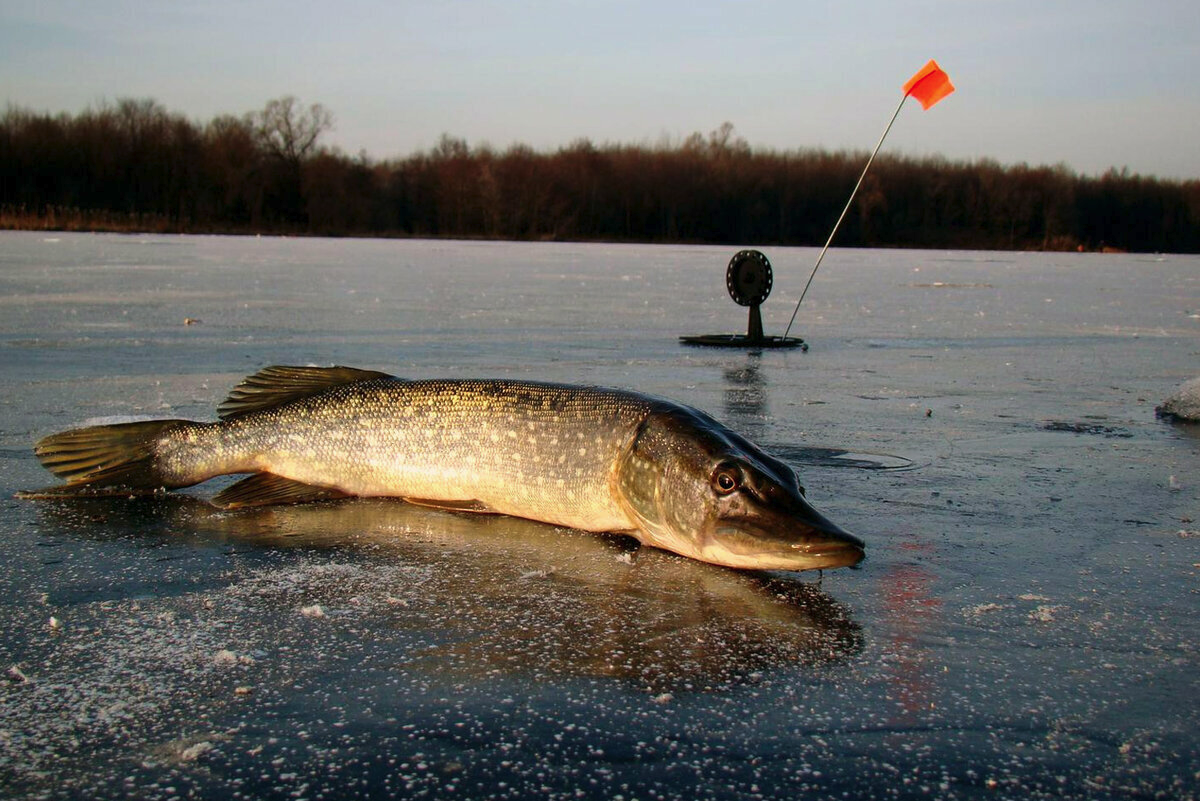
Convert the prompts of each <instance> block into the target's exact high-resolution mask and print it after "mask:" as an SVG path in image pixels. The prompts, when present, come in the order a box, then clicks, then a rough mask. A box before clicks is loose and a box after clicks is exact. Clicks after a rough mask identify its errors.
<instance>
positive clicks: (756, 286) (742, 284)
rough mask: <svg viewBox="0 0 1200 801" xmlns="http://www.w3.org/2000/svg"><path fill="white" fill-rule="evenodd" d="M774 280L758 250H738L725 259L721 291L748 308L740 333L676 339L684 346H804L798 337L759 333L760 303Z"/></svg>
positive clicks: (760, 328) (760, 324) (765, 260)
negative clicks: (728, 258) (727, 264)
mask: <svg viewBox="0 0 1200 801" xmlns="http://www.w3.org/2000/svg"><path fill="white" fill-rule="evenodd" d="M774 281H775V278H774V275H773V274H772V273H771V262H770V261H768V260H767V257H766V256H765V255H764V254H763V253H762V251H759V250H739V251H738V252H737V253H735V254H734V255H733V258H732V259H730V260H729V266H728V267H727V268H726V269H725V288H726V289H727V290H729V297H731V298H733V302H734V303H736V304H737V305H739V306H748V307H749V308H750V319H749V323H748V324H747V326H746V333H745V334H744V335H743V334H703V335H699V336H684V337H680V338H679V341H680V342H682V343H684V344H685V345H709V346H712V347H719V348H753V349H759V348H796V347H798V348H800V349H801V350H808V345H807V344H806V343H805V342H804V340H803V339H800V338H798V337H788V336H783V337H777V336H767V335H765V334H763V322H762V310H761V309H760V308H759V307H761V306H762V304H763V301H765V300H766V299H767V296H768V295H770V294H771V286H772V284H773V283H774Z"/></svg>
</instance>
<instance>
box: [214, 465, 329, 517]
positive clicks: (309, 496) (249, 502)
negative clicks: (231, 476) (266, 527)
mask: <svg viewBox="0 0 1200 801" xmlns="http://www.w3.org/2000/svg"><path fill="white" fill-rule="evenodd" d="M349 497H350V496H349V495H348V494H346V493H345V492H342V491H341V490H336V489H332V488H330V487H314V486H313V485H312V484H304V483H302V482H299V481H293V480H292V479H290V478H284V477H282V476H277V475H275V474H273V473H255V474H254V475H252V476H249V477H247V478H243V479H242V480H241V481H239V482H237V483H236V484H231V485H230V486H228V487H226V488H225V489H223V490H221V491H220V492H218V493H217V494H216V495H215V496H213V499H212V502H213V503H214V504H216V505H217V506H223V507H225V508H226V509H236V508H238V507H244V506H277V505H280V504H289V503H311V502H313V501H330V500H335V499H337V498H349Z"/></svg>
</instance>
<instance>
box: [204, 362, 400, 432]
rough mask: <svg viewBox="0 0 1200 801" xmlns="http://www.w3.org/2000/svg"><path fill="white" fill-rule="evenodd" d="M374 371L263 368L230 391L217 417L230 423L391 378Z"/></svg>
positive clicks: (346, 368) (218, 409)
mask: <svg viewBox="0 0 1200 801" xmlns="http://www.w3.org/2000/svg"><path fill="white" fill-rule="evenodd" d="M393 377H394V376H391V375H388V374H387V373H381V372H379V371H378V370H359V369H358V368H356V367H289V366H286V365H278V364H277V365H273V366H271V367H264V368H263V369H261V370H259V371H258V372H257V373H255V374H254V375H252V376H247V377H246V378H245V379H244V380H243V381H242V383H240V384H238V385H237V386H236V387H234V388H233V391H232V392H230V393H229V397H227V398H226V399H225V400H224V401H223V402H222V403H221V405H220V406H218V407H217V416H218V417H220V418H221V419H222V420H231V419H233V418H235V417H241V416H242V415H244V414H249V413H250V412H257V411H259V410H261V409H269V408H271V407H273V406H280V405H282V404H284V403H289V402H291V401H294V400H299V399H300V398H307V397H311V396H312V395H319V394H321V393H322V392H327V391H329V390H331V389H333V388H334V387H340V386H345V385H346V384H354V383H356V382H358V381H367V380H369V379H372V378H393Z"/></svg>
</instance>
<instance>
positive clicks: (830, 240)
mask: <svg viewBox="0 0 1200 801" xmlns="http://www.w3.org/2000/svg"><path fill="white" fill-rule="evenodd" d="M908 95H909V93H907V92H906V93H905V95H904V97H902V98H900V105H898V106H896V112H895V113H894V114H892V119H891V120H890V121H888V124H887V127H886V128H884V129H883V136H881V137H879V141H878V142H877V143H876V144H875V149H874V150H872V151H871V157H870V158H869V159H867V166H865V167H863V171H862V175H859V176H858V183H856V184H855V185H854V189H853V191H851V192H850V197H849V198H848V199H847V200H846V206H845V208H843V209H842V213H841V215H839V216H838V218H837V222H835V223H834V224H833V230H832V231H830V232H829V238H828V239H826V240H825V247H823V248H821V253H820V255H818V256H817V263H816V264H814V265H813V268H812V273H810V274H809V276H808V283H806V284H805V285H804V291H803V292H801V293H800V300H798V301H796V308H795V309H793V310H792V319H790V320H788V324H787V328H786V329H785V330H784V332H783V337H784V339H787V335H788V334H789V333H791V330H792V323H794V322H796V314H797V313H798V312H799V311H800V304H801V303H803V302H804V296H805V295H807V294H808V288H809V287H810V286H812V282H813V278H815V277H816V275H817V268H818V267H820V266H821V260H822V259H824V258H825V253H826V251H828V250H829V246H830V245H831V244H832V243H833V236H834V234H836V233H837V229H838V226H840V225H841V224H842V220H844V219H845V218H846V212H848V211H850V204H851V203H853V202H854V196H855V195H857V194H858V189H859V187H860V186H862V182H863V179H864V178H866V177H867V170H869V169H871V162H873V161H875V155H876V154H877V153H879V148H881V147H883V140H884V139H887V135H888V132H889V131H891V130H892V125H894V124H895V122H896V118H897V117H899V116H900V109H902V108H904V101H905V100H908Z"/></svg>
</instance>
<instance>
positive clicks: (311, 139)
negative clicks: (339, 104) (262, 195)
mask: <svg viewBox="0 0 1200 801" xmlns="http://www.w3.org/2000/svg"><path fill="white" fill-rule="evenodd" d="M248 121H249V122H250V124H251V125H252V126H253V128H254V132H255V134H256V135H257V136H258V139H259V141H260V142H261V143H262V145H263V147H264V148H266V150H267V152H269V153H272V154H274V155H275V156H278V157H279V158H281V159H283V160H284V161H286V162H289V163H291V164H299V163H300V162H301V161H303V160H304V159H305V158H307V157H308V156H310V155H312V153H313V150H314V149H315V148H316V146H317V140H318V139H319V138H320V137H321V134H323V133H325V132H326V131H328V130H330V129H331V128H333V114H331V113H330V112H329V110H328V109H326V108H325V107H324V106H322V105H321V104H320V103H313V104H312V105H311V106H309V107H308V108H307V109H305V108H303V107H301V105H300V103H299V102H298V101H297V100H296V98H295V97H293V96H292V95H285V96H284V97H281V98H278V99H276V100H272V101H270V102H269V103H267V105H266V106H265V107H264V108H263V110H262V111H256V112H253V113H251V114H250V115H249V117H248Z"/></svg>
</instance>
